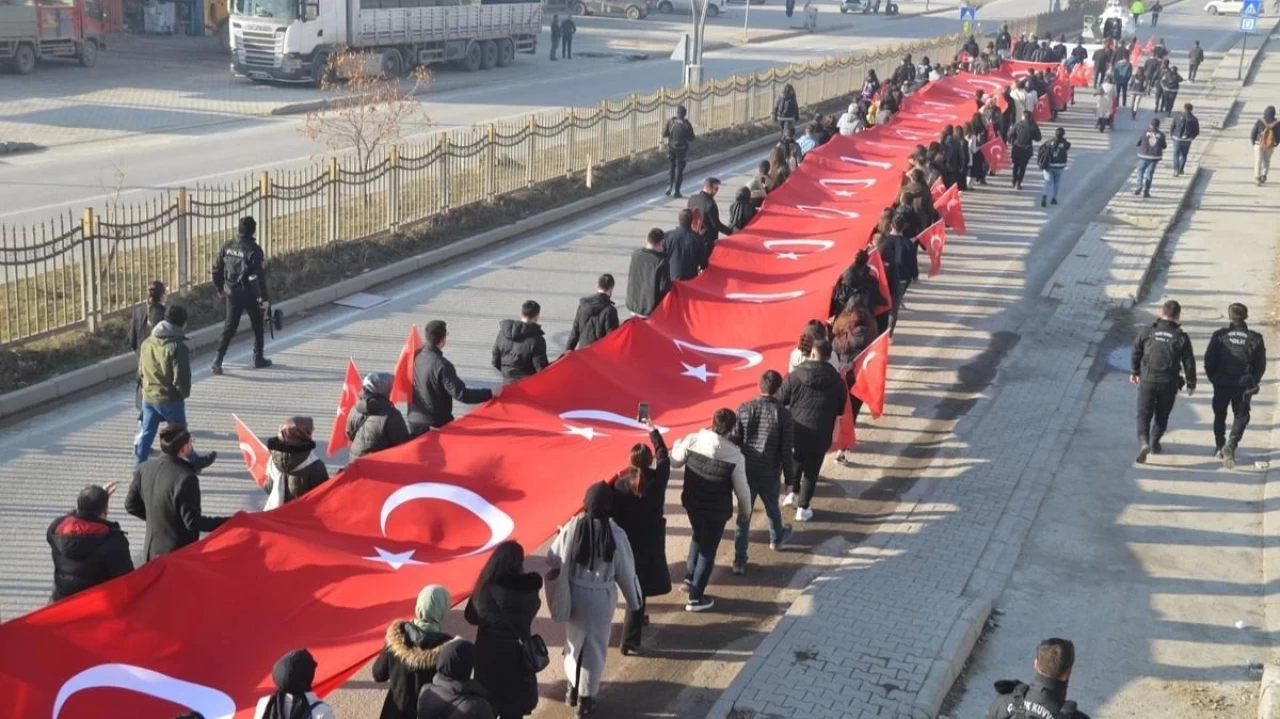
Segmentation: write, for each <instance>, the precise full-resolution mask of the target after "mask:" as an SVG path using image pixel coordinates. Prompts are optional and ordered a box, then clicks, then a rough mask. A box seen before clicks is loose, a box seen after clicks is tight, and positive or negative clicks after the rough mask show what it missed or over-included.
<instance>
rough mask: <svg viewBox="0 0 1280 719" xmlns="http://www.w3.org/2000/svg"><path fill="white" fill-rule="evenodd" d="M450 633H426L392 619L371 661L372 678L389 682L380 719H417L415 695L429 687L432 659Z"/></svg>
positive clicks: (437, 654) (451, 637) (434, 658)
mask: <svg viewBox="0 0 1280 719" xmlns="http://www.w3.org/2000/svg"><path fill="white" fill-rule="evenodd" d="M452 639H454V636H453V635H452V634H445V633H444V632H429V631H427V630H425V629H421V628H419V627H417V626H416V625H414V624H413V623H411V622H392V623H391V626H389V627H387V643H386V645H385V646H384V647H383V648H382V653H381V654H379V655H378V658H377V659H375V660H373V680H374V681H375V682H378V683H379V684H381V683H383V682H390V686H389V687H388V688H387V698H386V699H385V700H384V701H383V702H382V714H380V715H379V717H380V719H417V716H418V695H419V694H421V693H422V692H423V690H424V689H426V688H427V687H429V686H431V680H432V679H434V678H435V676H436V661H437V660H438V659H439V658H440V652H441V650H443V649H444V646H445V644H447V643H448V642H449V641H450V640H452Z"/></svg>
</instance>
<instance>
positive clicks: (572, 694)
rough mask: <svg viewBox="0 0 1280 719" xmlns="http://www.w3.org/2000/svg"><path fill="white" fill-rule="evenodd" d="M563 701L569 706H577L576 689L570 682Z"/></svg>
mask: <svg viewBox="0 0 1280 719" xmlns="http://www.w3.org/2000/svg"><path fill="white" fill-rule="evenodd" d="M564 703H565V704H568V705H569V706H571V707H576V706H578V689H577V688H576V687H574V686H573V685H572V684H570V685H569V689H568V691H566V692H565V694H564Z"/></svg>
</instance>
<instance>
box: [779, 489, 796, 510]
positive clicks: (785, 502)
mask: <svg viewBox="0 0 1280 719" xmlns="http://www.w3.org/2000/svg"><path fill="white" fill-rule="evenodd" d="M795 504H796V493H795V492H787V496H786V497H783V498H782V506H784V507H794V506H795Z"/></svg>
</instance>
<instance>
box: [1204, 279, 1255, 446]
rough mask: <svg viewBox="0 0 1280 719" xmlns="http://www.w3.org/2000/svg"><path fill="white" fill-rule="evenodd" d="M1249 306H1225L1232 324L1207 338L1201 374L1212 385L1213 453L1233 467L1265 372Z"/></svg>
mask: <svg viewBox="0 0 1280 719" xmlns="http://www.w3.org/2000/svg"><path fill="white" fill-rule="evenodd" d="M1248 318H1249V308H1248V307H1245V306H1244V305H1242V304H1240V303H1239V302H1236V303H1234V304H1232V305H1231V306H1230V307H1228V308H1227V319H1228V320H1230V321H1231V324H1229V325H1227V326H1226V327H1223V328H1222V329H1220V330H1218V331H1217V332H1214V333H1213V336H1212V337H1210V338H1209V347H1208V349H1206V350H1205V351H1204V373H1205V374H1206V375H1207V376H1208V377H1209V382H1210V383H1212V384H1213V444H1214V447H1216V448H1217V450H1218V451H1217V453H1216V454H1215V455H1214V456H1216V457H1217V458H1218V459H1221V460H1222V466H1224V467H1226V468H1227V469H1231V468H1232V467H1235V466H1236V447H1238V446H1240V438H1241V437H1242V436H1244V428H1245V427H1247V426H1248V425H1249V404H1250V403H1251V402H1252V401H1253V395H1255V394H1257V393H1258V387H1259V383H1260V382H1261V381H1262V374H1263V372H1266V371H1267V345H1266V343H1265V342H1263V340H1262V335H1260V334H1258V333H1257V332H1254V331H1253V330H1251V329H1249V325H1247V324H1245V320H1247V319H1248ZM1228 406H1229V407H1231V417H1232V422H1231V437H1230V438H1229V439H1228V437H1227V407H1228Z"/></svg>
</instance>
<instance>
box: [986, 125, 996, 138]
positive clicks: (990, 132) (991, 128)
mask: <svg viewBox="0 0 1280 719" xmlns="http://www.w3.org/2000/svg"><path fill="white" fill-rule="evenodd" d="M994 139H996V126H995V123H992V124H990V125H987V141H988V142H990V141H991V140H994Z"/></svg>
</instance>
